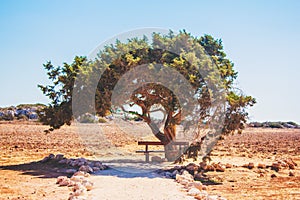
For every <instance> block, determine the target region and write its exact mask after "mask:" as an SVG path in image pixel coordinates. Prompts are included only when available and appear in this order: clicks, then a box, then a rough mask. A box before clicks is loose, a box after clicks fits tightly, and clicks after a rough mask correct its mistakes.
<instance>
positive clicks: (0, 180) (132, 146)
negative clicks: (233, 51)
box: [0, 122, 300, 200]
mask: <svg viewBox="0 0 300 200" xmlns="http://www.w3.org/2000/svg"><path fill="white" fill-rule="evenodd" d="M99 126H101V128H102V129H99ZM133 126H138V128H137V129H134V131H128V130H126V128H127V129H129V130H130V127H126V126H124V127H116V126H114V125H113V124H111V123H108V124H101V125H97V126H95V125H85V126H84V127H81V129H80V130H79V129H78V127H76V126H71V127H63V128H62V129H60V130H56V131H54V132H53V133H50V134H45V133H44V132H43V130H45V129H46V128H47V127H45V126H42V125H38V124H35V123H28V122H27V123H24V122H14V123H1V124H0V152H1V153H0V200H4V199H28V200H29V199H32V200H37V199H39V200H40V199H43V200H44V199H67V198H68V193H69V190H68V188H66V187H61V188H60V187H57V185H55V177H57V176H58V175H60V174H59V173H57V172H56V171H57V169H55V168H53V166H45V165H41V164H39V163H36V162H35V161H38V160H41V159H42V158H43V157H45V156H47V155H48V154H49V153H54V154H57V153H62V154H64V155H65V156H66V157H85V158H94V156H95V155H94V154H93V153H91V150H93V147H95V148H96V147H97V148H99V146H100V149H101V151H100V152H97V153H96V155H97V157H98V158H99V157H100V158H101V157H103V158H104V157H107V156H112V155H114V156H115V155H119V156H124V157H126V156H130V155H134V151H135V150H137V149H140V147H138V146H137V142H136V141H137V140H138V138H141V137H142V138H150V137H151V136H150V135H149V134H151V132H149V130H145V131H143V127H144V126H143V125H141V124H139V125H136V124H133ZM78 131H79V132H80V133H84V135H82V134H78ZM124 132H126V133H124ZM99 133H100V134H99ZM86 143H88V146H85V144H86ZM120 149H122V151H120ZM299 155H300V130H290V129H251V128H249V129H247V130H245V132H244V133H243V134H242V135H235V136H228V137H226V138H225V140H222V141H220V142H219V144H218V145H217V146H216V147H215V149H214V151H213V153H212V159H213V161H214V162H218V161H220V162H222V163H230V164H233V165H236V166H237V167H233V168H230V169H226V171H225V172H223V173H221V172H209V173H208V174H210V175H213V176H216V177H219V179H221V180H222V184H220V185H209V186H208V192H209V193H210V194H220V195H222V196H223V197H226V198H227V199H300V167H299V166H300V157H299ZM286 157H289V158H292V159H293V160H294V161H295V162H296V163H297V164H298V167H297V168H296V169H295V170H293V172H294V173H295V176H294V177H290V176H289V170H281V171H279V172H275V171H273V170H271V169H263V170H259V169H257V168H256V167H255V168H254V169H252V170H250V169H246V168H243V167H240V166H242V165H243V164H246V163H249V162H253V163H254V164H255V166H257V164H258V163H265V164H271V163H272V162H274V161H275V160H276V159H281V158H286ZM141 158H143V157H142V156H141ZM271 174H275V175H276V176H277V177H275V178H271Z"/></svg>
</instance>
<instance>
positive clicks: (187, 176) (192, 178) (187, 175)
mask: <svg viewBox="0 0 300 200" xmlns="http://www.w3.org/2000/svg"><path fill="white" fill-rule="evenodd" d="M184 172H186V173H183V174H182V176H183V177H184V179H186V180H188V181H194V177H193V176H192V175H191V174H190V173H188V172H187V171H184Z"/></svg>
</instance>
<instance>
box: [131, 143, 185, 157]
mask: <svg viewBox="0 0 300 200" xmlns="http://www.w3.org/2000/svg"><path fill="white" fill-rule="evenodd" d="M138 145H145V151H144V150H139V151H136V153H144V154H145V160H146V162H149V153H163V152H165V151H164V150H149V146H151V145H152V146H158V145H161V146H164V144H163V143H162V142H159V141H138ZM172 145H178V146H179V151H180V153H183V151H184V148H185V147H187V146H188V145H189V143H188V142H172Z"/></svg>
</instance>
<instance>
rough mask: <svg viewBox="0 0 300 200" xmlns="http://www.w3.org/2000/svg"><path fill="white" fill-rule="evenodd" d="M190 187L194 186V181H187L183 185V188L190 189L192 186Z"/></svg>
mask: <svg viewBox="0 0 300 200" xmlns="http://www.w3.org/2000/svg"><path fill="white" fill-rule="evenodd" d="M192 187H194V183H193V182H188V183H187V184H185V186H184V188H185V189H188V190H189V189H190V188H192Z"/></svg>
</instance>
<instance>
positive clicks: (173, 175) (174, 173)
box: [172, 170, 179, 178]
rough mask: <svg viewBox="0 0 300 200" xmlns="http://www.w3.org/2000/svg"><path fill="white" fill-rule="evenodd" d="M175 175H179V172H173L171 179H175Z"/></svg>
mask: <svg viewBox="0 0 300 200" xmlns="http://www.w3.org/2000/svg"><path fill="white" fill-rule="evenodd" d="M177 174H179V171H178V170H174V171H173V172H172V177H173V178H176V175H177Z"/></svg>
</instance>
